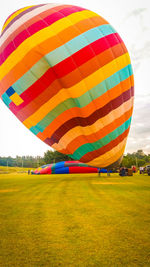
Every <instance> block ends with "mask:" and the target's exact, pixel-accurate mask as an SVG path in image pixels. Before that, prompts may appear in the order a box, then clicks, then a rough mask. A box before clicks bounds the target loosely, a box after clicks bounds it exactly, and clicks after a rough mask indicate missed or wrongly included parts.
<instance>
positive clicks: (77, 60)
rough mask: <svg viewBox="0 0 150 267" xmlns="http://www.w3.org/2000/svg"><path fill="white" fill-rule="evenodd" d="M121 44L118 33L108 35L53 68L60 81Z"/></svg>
mask: <svg viewBox="0 0 150 267" xmlns="http://www.w3.org/2000/svg"><path fill="white" fill-rule="evenodd" d="M120 42H121V39H120V37H119V35H118V33H113V34H110V35H107V36H105V37H103V38H101V39H98V40H97V41H95V42H93V43H91V44H89V45H87V46H86V47H84V48H82V49H81V50H79V51H78V52H76V53H75V54H73V55H72V56H70V57H69V58H66V59H65V60H63V61H61V62H60V63H58V64H57V65H55V66H54V67H53V70H54V72H55V73H56V75H57V77H58V79H60V78H62V77H63V76H65V75H67V74H68V73H70V72H71V71H73V70H75V69H76V68H77V67H79V66H81V65H82V64H84V63H85V62H87V61H88V60H90V59H91V58H93V57H94V56H96V55H98V54H100V53H102V52H103V51H104V50H106V49H108V48H110V47H112V46H115V45H117V44H118V43H120Z"/></svg>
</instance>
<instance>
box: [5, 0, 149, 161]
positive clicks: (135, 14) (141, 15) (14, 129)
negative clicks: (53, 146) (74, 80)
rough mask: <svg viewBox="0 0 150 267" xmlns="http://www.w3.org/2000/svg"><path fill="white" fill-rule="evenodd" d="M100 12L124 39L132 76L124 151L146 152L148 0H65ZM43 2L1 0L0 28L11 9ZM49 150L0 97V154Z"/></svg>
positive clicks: (147, 143)
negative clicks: (130, 112) (132, 94)
mask: <svg viewBox="0 0 150 267" xmlns="http://www.w3.org/2000/svg"><path fill="white" fill-rule="evenodd" d="M54 2H55V3H62V4H64V3H65V4H72V5H78V6H81V7H85V8H87V9H91V10H92V11H95V12H96V13H98V14H100V15H101V16H102V17H104V18H105V19H106V20H108V21H109V23H110V24H111V25H112V26H113V27H114V28H115V29H116V30H117V32H118V33H119V34H120V35H121V37H122V39H123V40H124V42H125V44H126V46H127V48H128V51H129V54H130V57H131V61H132V66H133V71H134V79H135V101H134V112H133V118H132V124H131V130H130V133H129V137H128V141H127V145H126V150H125V152H126V153H128V152H129V153H132V152H134V151H137V150H138V149H143V150H144V152H145V153H150V83H149V75H150V71H149V69H150V1H149V0H142V1H141V0H126V1H123V0H113V1H112V0H101V1H98V0H92V1H91V0H86V1H85V0H76V1H74V0H69V1H68V0H65V1H56V0H55V1H54ZM39 3H40V4H41V3H45V1H42V0H40V1H33V0H32V1H30V0H19V1H18V0H5V1H1V2H0V28H2V26H3V23H4V21H5V20H6V18H7V17H8V16H9V15H10V14H11V13H12V12H14V11H15V10H17V9H19V8H22V7H25V6H28V5H33V4H39ZM48 149H50V147H49V146H47V145H46V144H44V143H43V142H42V141H41V140H40V139H38V138H37V137H36V136H35V135H33V134H32V133H31V132H30V131H29V130H28V129H27V128H26V127H25V126H24V125H23V124H21V122H20V121H19V120H18V119H17V118H16V117H15V116H14V115H13V114H12V113H11V111H9V109H8V108H7V107H6V106H5V104H4V103H3V102H2V101H1V100H0V156H12V157H15V156H16V155H19V156H22V155H33V156H37V155H40V156H43V154H44V152H46V151H47V150H48Z"/></svg>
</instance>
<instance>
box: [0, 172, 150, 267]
mask: <svg viewBox="0 0 150 267" xmlns="http://www.w3.org/2000/svg"><path fill="white" fill-rule="evenodd" d="M149 248H150V177H149V176H148V175H134V176H133V177H124V178H121V177H119V176H118V175H111V177H107V176H105V175H103V176H101V177H98V176H97V175H96V174H83V175H77V174H76V175H49V176H32V175H29V176H28V175H27V174H17V173H16V174H1V175H0V266H2V267H3V266H11V267H24V266H27V267H30V266H35V267H37V266H44V267H45V266H50V267H51V266H52V267H54V266H65V267H68V266H94V267H97V266H98V267H99V266H115V267H116V266H150V261H149V255H150V253H149V252H150V250H149Z"/></svg>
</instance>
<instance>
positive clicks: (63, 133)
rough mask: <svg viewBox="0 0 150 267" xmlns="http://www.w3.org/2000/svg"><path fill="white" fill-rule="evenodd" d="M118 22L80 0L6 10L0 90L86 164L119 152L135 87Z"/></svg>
mask: <svg viewBox="0 0 150 267" xmlns="http://www.w3.org/2000/svg"><path fill="white" fill-rule="evenodd" d="M133 86H134V81H133V72H132V67H131V62H130V57H129V54H128V51H127V49H126V47H125V44H124V42H123V41H122V39H121V37H120V36H119V34H118V33H117V32H116V30H115V29H114V28H113V27H112V26H111V25H110V24H109V23H108V22H107V21H106V20H105V19H103V18H102V17H101V16H99V15H98V14H96V13H94V12H92V11H90V10H86V9H84V8H81V7H76V6H72V5H62V4H61V5H60V4H43V5H35V6H29V7H25V8H22V9H20V10H18V11H16V12H14V13H13V14H12V15H10V16H9V17H8V19H7V20H6V22H5V23H4V26H3V29H2V33H1V37H0V96H1V98H2V100H3V101H4V103H5V104H6V105H7V106H8V108H9V109H10V110H11V111H12V112H13V113H14V114H15V115H16V117H17V118H18V119H19V120H20V121H21V122H22V123H23V124H24V125H25V126H26V127H27V128H28V129H30V131H32V132H33V133H34V134H35V135H36V136H37V137H39V138H40V139H41V140H42V141H44V142H45V143H46V144H48V145H50V146H51V147H53V148H54V149H56V150H57V151H59V152H61V153H64V154H67V155H69V157H72V158H73V159H75V160H80V162H84V163H88V164H89V165H91V166H97V167H108V166H113V165H114V164H115V163H116V162H119V161H120V159H121V158H122V155H123V153H124V149H125V145H126V141H127V136H128V132H129V128H130V123H131V116H132V110H133V95H134V90H133Z"/></svg>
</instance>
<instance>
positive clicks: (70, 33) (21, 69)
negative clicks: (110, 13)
mask: <svg viewBox="0 0 150 267" xmlns="http://www.w3.org/2000/svg"><path fill="white" fill-rule="evenodd" d="M85 21H86V23H87V26H85ZM92 21H93V24H92V25H93V28H94V27H97V26H100V25H103V24H106V22H105V20H104V19H102V18H101V17H99V16H95V17H93V18H92ZM78 29H79V30H80V34H82V33H83V32H85V31H87V30H89V29H92V27H91V20H90V19H86V20H84V21H80V22H78V23H76V24H74V25H73V26H70V27H68V28H67V29H65V30H64V31H62V32H60V33H59V34H57V35H55V36H53V37H51V38H50V39H47V40H46V41H44V42H43V43H41V44H40V52H39V53H38V52H37V51H39V46H37V47H34V48H33V49H32V50H31V51H30V52H29V53H27V54H26V55H25V57H24V59H23V61H21V62H19V63H18V64H16V65H15V67H14V68H13V69H12V70H11V71H10V72H9V73H7V75H6V76H5V77H4V78H3V79H2V81H1V82H2V84H3V90H2V94H3V93H4V92H5V91H6V90H7V89H8V88H9V87H10V86H12V84H14V83H15V82H16V81H17V80H19V79H20V77H22V76H23V75H24V74H25V73H26V72H27V71H29V69H30V68H31V67H32V66H33V65H34V64H35V63H36V62H38V61H39V60H40V59H41V58H42V57H43V56H44V55H46V54H48V53H50V52H51V51H53V50H54V49H56V48H58V47H60V46H62V45H63V44H65V43H66V42H68V41H70V40H71V39H73V38H75V37H77V36H78V35H79V30H78ZM63 42H64V43H63Z"/></svg>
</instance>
